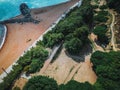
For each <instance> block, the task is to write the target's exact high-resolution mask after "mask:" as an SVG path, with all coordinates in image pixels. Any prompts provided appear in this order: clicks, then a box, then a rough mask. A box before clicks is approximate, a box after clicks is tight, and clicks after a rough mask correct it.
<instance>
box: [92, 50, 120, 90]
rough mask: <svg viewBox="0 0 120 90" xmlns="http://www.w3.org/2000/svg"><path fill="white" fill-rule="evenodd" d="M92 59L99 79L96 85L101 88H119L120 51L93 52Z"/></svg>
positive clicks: (102, 89)
mask: <svg viewBox="0 0 120 90" xmlns="http://www.w3.org/2000/svg"><path fill="white" fill-rule="evenodd" d="M91 61H92V63H93V65H94V66H93V69H94V71H95V72H96V74H97V76H98V79H97V82H96V83H95V87H97V88H101V89H100V90H118V89H119V88H120V82H119V80H120V70H119V69H120V51H118V52H114V51H111V52H109V53H108V52H100V51H97V52H95V53H93V54H92V57H91Z"/></svg>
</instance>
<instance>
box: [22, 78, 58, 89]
mask: <svg viewBox="0 0 120 90" xmlns="http://www.w3.org/2000/svg"><path fill="white" fill-rule="evenodd" d="M23 90H58V85H57V83H56V81H55V80H54V79H52V78H48V77H45V76H35V77H32V78H31V79H29V81H28V82H27V83H26V85H25V86H24V88H23Z"/></svg>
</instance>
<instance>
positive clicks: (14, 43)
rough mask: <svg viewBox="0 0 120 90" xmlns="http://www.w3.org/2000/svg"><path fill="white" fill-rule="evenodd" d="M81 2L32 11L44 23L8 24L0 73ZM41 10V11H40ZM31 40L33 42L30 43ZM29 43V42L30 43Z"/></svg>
mask: <svg viewBox="0 0 120 90" xmlns="http://www.w3.org/2000/svg"><path fill="white" fill-rule="evenodd" d="M77 1H79V0H72V1H70V2H68V3H65V4H60V5H57V6H54V7H48V8H45V9H44V8H43V9H42V11H44V12H41V9H40V10H39V9H36V10H34V11H32V13H35V12H37V13H36V14H33V15H34V17H36V19H42V21H41V22H40V23H39V24H37V25H35V24H32V23H26V24H23V25H20V24H8V25H7V28H8V34H7V37H6V42H5V44H4V46H3V48H2V49H1V50H0V73H2V72H3V71H2V69H1V68H5V69H6V68H8V67H9V66H10V65H11V64H12V63H13V62H15V60H17V59H18V58H19V56H20V55H21V54H22V53H23V52H24V51H25V50H26V49H27V48H28V47H29V46H30V45H31V44H32V43H33V42H34V41H35V40H36V39H37V38H38V37H40V35H42V33H43V32H45V30H46V29H47V28H48V27H50V25H52V23H53V22H55V21H56V20H57V19H58V18H59V17H60V16H61V15H62V14H63V13H64V12H65V11H66V10H68V9H69V8H70V7H71V6H72V5H73V4H75V3H76V2H77ZM38 10H39V11H38ZM30 39H31V41H29V40H30ZM28 41H29V42H28Z"/></svg>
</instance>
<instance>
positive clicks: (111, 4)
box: [106, 0, 120, 13]
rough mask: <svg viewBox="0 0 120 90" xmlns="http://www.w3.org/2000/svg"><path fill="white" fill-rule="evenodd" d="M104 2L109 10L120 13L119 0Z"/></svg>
mask: <svg viewBox="0 0 120 90" xmlns="http://www.w3.org/2000/svg"><path fill="white" fill-rule="evenodd" d="M106 1H107V4H108V6H109V7H110V8H113V9H115V10H116V11H117V12H119V13H120V0H106Z"/></svg>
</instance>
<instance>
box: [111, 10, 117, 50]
mask: <svg viewBox="0 0 120 90" xmlns="http://www.w3.org/2000/svg"><path fill="white" fill-rule="evenodd" d="M109 12H110V14H111V15H112V22H111V25H110V30H111V34H112V37H111V46H112V47H113V50H114V51H117V49H116V47H115V40H114V38H115V34H114V23H115V15H114V12H113V11H112V10H109Z"/></svg>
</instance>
